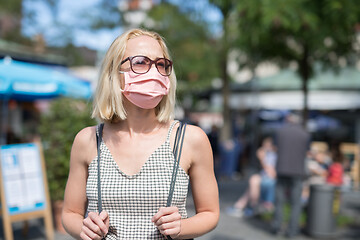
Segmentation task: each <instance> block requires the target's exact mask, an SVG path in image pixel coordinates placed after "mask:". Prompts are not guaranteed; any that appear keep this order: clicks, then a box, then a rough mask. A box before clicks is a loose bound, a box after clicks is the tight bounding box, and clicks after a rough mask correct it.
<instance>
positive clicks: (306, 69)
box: [299, 45, 311, 127]
mask: <svg viewBox="0 0 360 240" xmlns="http://www.w3.org/2000/svg"><path fill="white" fill-rule="evenodd" d="M310 69H311V66H310V65H309V49H308V47H307V46H306V45H304V55H303V58H302V59H301V61H300V69H299V70H300V76H301V80H302V91H303V96H304V101H303V112H302V118H303V126H304V127H306V125H307V121H308V116H309V108H308V95H309V94H308V92H309V90H308V82H309V78H310Z"/></svg>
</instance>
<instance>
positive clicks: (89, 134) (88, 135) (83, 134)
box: [74, 126, 96, 148]
mask: <svg viewBox="0 0 360 240" xmlns="http://www.w3.org/2000/svg"><path fill="white" fill-rule="evenodd" d="M92 143H96V126H90V127H85V128H83V129H82V130H80V131H79V132H78V133H77V134H76V136H75V139H74V146H77V147H80V148H82V147H89V145H92Z"/></svg>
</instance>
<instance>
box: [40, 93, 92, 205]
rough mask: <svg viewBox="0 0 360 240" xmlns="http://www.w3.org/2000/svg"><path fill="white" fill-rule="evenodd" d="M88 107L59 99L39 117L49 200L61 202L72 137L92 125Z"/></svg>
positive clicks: (78, 101)
mask: <svg viewBox="0 0 360 240" xmlns="http://www.w3.org/2000/svg"><path fill="white" fill-rule="evenodd" d="M90 112H91V111H90V106H89V105H88V104H87V103H86V102H84V101H82V100H74V99H68V98H59V99H56V100H54V101H53V102H52V103H51V106H50V110H49V112H47V113H46V114H43V115H42V116H41V120H40V124H39V133H40V136H41V140H42V142H43V144H44V155H45V161H46V171H47V177H48V181H49V191H50V198H51V200H53V201H55V200H62V199H63V198H64V190H65V185H66V181H67V177H68V174H69V167H70V161H69V159H70V151H71V146H72V143H73V141H74V138H75V135H76V134H77V133H78V132H79V131H80V130H81V129H82V128H84V127H87V126H91V125H95V124H96V121H95V120H94V119H91V118H90Z"/></svg>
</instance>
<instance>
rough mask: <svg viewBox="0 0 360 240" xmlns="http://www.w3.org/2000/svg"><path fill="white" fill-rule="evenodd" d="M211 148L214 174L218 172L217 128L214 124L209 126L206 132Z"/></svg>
mask: <svg viewBox="0 0 360 240" xmlns="http://www.w3.org/2000/svg"><path fill="white" fill-rule="evenodd" d="M207 136H208V138H209V141H210V145H211V149H212V151H213V158H214V169H215V174H218V171H219V128H218V126H216V125H215V124H213V125H212V126H211V130H210V132H209V133H208V134H207Z"/></svg>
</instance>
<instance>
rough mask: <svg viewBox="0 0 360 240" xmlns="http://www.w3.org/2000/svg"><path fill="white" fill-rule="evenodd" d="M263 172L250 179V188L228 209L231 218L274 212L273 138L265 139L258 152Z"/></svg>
mask: <svg viewBox="0 0 360 240" xmlns="http://www.w3.org/2000/svg"><path fill="white" fill-rule="evenodd" d="M256 156H257V158H258V159H259V161H260V164H261V166H262V170H261V171H260V172H259V173H255V174H253V175H251V176H250V178H249V187H248V189H247V190H246V191H245V193H244V194H243V195H242V196H241V197H240V198H239V199H238V200H237V201H236V202H235V204H234V206H233V207H230V208H228V209H227V211H226V212H227V213H228V214H229V215H231V216H235V217H241V216H243V215H245V216H247V217H250V216H253V215H254V214H256V213H257V212H258V211H261V210H266V211H272V210H273V203H274V196H275V182H276V171H275V164H276V159H277V154H276V150H275V146H274V145H273V140H272V138H271V137H265V138H264V139H263V141H262V144H261V146H260V147H259V148H258V150H257V151H256Z"/></svg>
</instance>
